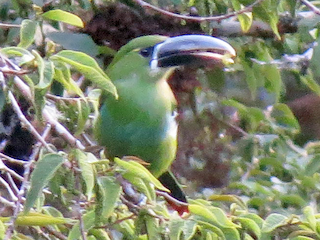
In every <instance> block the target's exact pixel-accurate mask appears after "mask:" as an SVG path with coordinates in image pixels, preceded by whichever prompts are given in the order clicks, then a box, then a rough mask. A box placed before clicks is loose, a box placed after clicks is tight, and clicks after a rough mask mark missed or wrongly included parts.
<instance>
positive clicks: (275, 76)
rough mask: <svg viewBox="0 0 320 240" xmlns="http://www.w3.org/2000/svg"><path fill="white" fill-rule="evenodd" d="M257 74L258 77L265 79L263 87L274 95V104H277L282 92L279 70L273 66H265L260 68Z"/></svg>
mask: <svg viewBox="0 0 320 240" xmlns="http://www.w3.org/2000/svg"><path fill="white" fill-rule="evenodd" d="M259 72H260V73H259V74H260V75H261V74H262V75H263V76H265V78H266V82H265V87H266V88H267V89H268V90H269V91H270V92H272V93H273V94H275V96H276V100H275V102H278V101H279V98H280V94H281V90H282V80H281V74H280V70H279V69H278V67H277V66H276V65H275V64H265V65H263V66H261V68H260V70H259Z"/></svg>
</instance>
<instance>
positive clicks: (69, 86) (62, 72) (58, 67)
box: [54, 63, 84, 97]
mask: <svg viewBox="0 0 320 240" xmlns="http://www.w3.org/2000/svg"><path fill="white" fill-rule="evenodd" d="M54 79H55V80H56V81H58V82H59V83H61V84H62V86H63V87H64V88H65V89H66V90H67V91H68V92H69V93H71V94H72V93H75V94H77V95H79V96H80V97H84V94H83V92H82V90H81V89H80V87H79V86H78V85H77V84H76V83H75V81H73V79H72V78H71V73H70V68H69V67H68V66H67V64H65V63H57V64H55V68H54Z"/></svg>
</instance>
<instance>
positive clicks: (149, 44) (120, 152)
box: [95, 35, 235, 201]
mask: <svg viewBox="0 0 320 240" xmlns="http://www.w3.org/2000/svg"><path fill="white" fill-rule="evenodd" d="M234 56H235V50H234V49H233V48H232V47H231V46H230V45H229V44H228V43H226V42H224V41H223V40H220V39H217V38H214V37H210V36H205V35H183V36H178V37H172V38H168V37H164V36H159V35H150V36H143V37H139V38H136V39H134V40H132V41H130V42H129V43H128V44H126V45H125V46H123V47H122V48H121V49H120V50H119V51H118V53H117V54H116V55H115V57H114V59H113V61H112V62H111V64H110V65H109V66H108V69H107V74H108V76H109V77H110V78H111V80H112V81H113V83H114V85H115V86H116V88H117V91H118V96H119V97H118V99H116V98H114V97H113V96H106V97H105V98H102V106H101V108H100V115H99V117H98V119H97V121H96V124H95V136H96V138H97V140H98V142H99V144H100V145H102V146H105V147H106V149H107V154H108V156H109V157H111V158H112V157H123V156H137V157H139V158H141V159H142V160H144V161H146V162H149V163H150V166H149V167H148V168H149V170H150V171H151V173H153V175H154V176H155V177H157V178H159V180H160V181H161V182H162V183H163V184H164V186H166V187H167V188H168V189H169V190H171V192H172V195H173V197H175V198H177V199H178V200H182V201H185V200H186V199H185V196H184V195H183V193H182V191H181V190H180V188H179V187H177V184H176V182H175V181H174V179H173V178H172V175H170V174H169V173H168V169H169V167H170V165H171V163H172V161H173V160H174V159H175V154H176V149H177V139H176V134H177V124H176V121H175V114H174V110H175V104H176V101H175V98H174V96H173V93H172V91H171V89H170V87H169V85H168V83H167V81H166V79H167V78H168V76H169V75H170V74H171V73H172V71H173V70H174V69H175V68H177V67H180V66H190V67H192V68H199V67H213V66H214V65H216V64H220V65H221V64H222V63H226V62H233V61H232V57H234Z"/></svg>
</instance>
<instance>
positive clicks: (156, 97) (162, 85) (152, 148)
mask: <svg viewBox="0 0 320 240" xmlns="http://www.w3.org/2000/svg"><path fill="white" fill-rule="evenodd" d="M150 37H151V38H150ZM144 38H145V41H141V40H144V39H140V41H139V47H138V46H137V44H136V43H135V41H133V42H131V43H130V44H129V45H126V46H125V49H122V50H120V52H119V53H118V54H117V56H121V57H120V58H118V57H117V56H116V57H115V60H114V62H115V63H114V62H113V63H111V65H110V67H109V68H108V70H107V74H108V76H109V77H110V78H111V79H112V80H113V83H114V84H115V86H116V88H117V91H118V95H119V98H118V99H115V98H114V97H113V96H108V97H107V98H106V99H105V101H104V103H103V105H102V107H101V109H100V116H99V118H98V120H97V122H96V126H95V135H96V137H97V140H98V142H99V143H100V144H101V145H103V146H106V147H107V152H108V155H109V157H116V156H117V157H122V156H126V155H127V156H128V155H130V156H137V157H139V158H141V159H142V160H144V161H147V162H150V163H151V165H150V167H149V169H150V171H151V172H152V173H153V174H154V175H155V176H156V177H158V176H160V175H161V174H162V173H163V172H165V171H166V170H167V169H168V167H169V166H170V164H171V163H172V161H173V160H174V158H175V154H176V145H177V143H176V136H175V134H174V132H175V129H174V128H175V126H174V123H173V119H172V111H173V107H174V106H175V99H174V96H173V94H172V91H171V89H170V87H169V86H168V84H167V82H166V79H165V77H164V76H165V75H166V73H168V72H169V71H170V70H168V69H157V71H151V70H150V66H149V61H150V59H148V58H146V57H143V56H141V55H140V54H139V50H140V49H143V48H147V47H150V46H153V45H154V44H155V43H158V42H161V41H163V40H164V38H163V37H160V36H149V37H144ZM150 40H151V41H150Z"/></svg>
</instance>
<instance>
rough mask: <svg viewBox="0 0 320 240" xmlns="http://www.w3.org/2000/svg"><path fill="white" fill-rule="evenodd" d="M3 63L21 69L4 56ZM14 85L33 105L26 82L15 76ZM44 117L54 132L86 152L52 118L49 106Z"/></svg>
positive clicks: (45, 108)
mask: <svg viewBox="0 0 320 240" xmlns="http://www.w3.org/2000/svg"><path fill="white" fill-rule="evenodd" d="M0 58H1V59H2V61H3V62H5V63H6V64H8V68H9V67H11V68H12V69H13V70H15V71H20V70H21V69H20V68H19V67H18V66H17V65H15V64H14V63H13V62H12V61H10V60H9V59H8V58H6V57H4V56H0ZM13 79H14V80H13V82H14V85H15V86H16V87H17V88H18V89H19V90H20V92H21V93H22V94H23V96H24V97H25V98H26V100H27V101H29V102H30V103H31V104H33V96H32V94H31V90H30V88H29V87H28V85H26V84H25V83H24V81H23V80H22V79H21V78H20V77H19V76H15V77H14V78H13ZM42 115H43V118H44V119H45V121H47V122H48V123H50V125H51V126H52V127H53V128H54V130H55V131H56V132H57V133H58V134H59V135H60V136H62V137H63V138H64V139H65V140H66V141H67V142H68V143H69V144H70V145H71V146H75V147H77V148H79V149H82V150H84V149H85V147H84V146H83V144H82V143H81V142H80V140H78V139H76V138H75V137H74V136H73V135H72V134H71V133H70V132H69V131H68V130H67V129H66V128H65V127H64V126H62V125H61V124H60V123H59V122H58V121H57V119H56V118H55V117H54V116H52V114H51V110H50V108H49V107H48V106H45V107H44V108H43V110H42Z"/></svg>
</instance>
